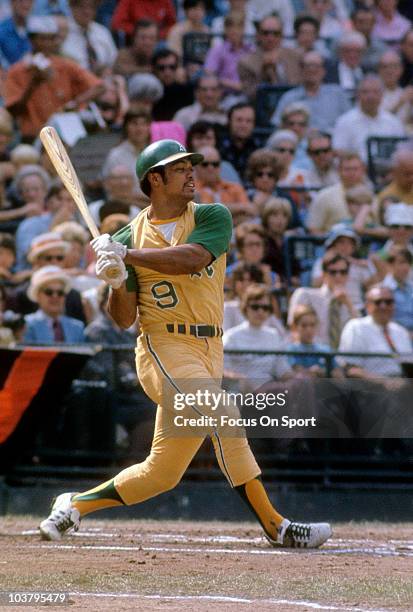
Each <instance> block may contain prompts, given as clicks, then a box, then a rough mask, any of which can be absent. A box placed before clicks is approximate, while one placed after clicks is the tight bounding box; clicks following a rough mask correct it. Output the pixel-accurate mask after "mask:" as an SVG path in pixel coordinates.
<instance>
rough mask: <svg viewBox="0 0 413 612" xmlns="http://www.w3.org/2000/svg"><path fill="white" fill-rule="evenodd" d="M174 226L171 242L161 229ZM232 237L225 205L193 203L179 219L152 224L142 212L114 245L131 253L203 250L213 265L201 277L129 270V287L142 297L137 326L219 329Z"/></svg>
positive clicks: (117, 236)
mask: <svg viewBox="0 0 413 612" xmlns="http://www.w3.org/2000/svg"><path fill="white" fill-rule="evenodd" d="M173 222H176V225H175V229H174V231H173V235H172V237H171V240H170V242H168V240H167V239H166V238H165V236H164V234H163V233H162V230H161V229H160V228H161V227H162V224H170V223H173ZM231 233H232V217H231V213H230V212H229V210H228V209H227V208H226V207H225V206H223V205H221V204H195V203H194V202H189V203H188V205H187V208H186V210H185V212H184V213H183V214H182V215H181V216H180V217H178V218H176V219H167V220H165V221H162V222H161V223H160V222H156V221H155V222H154V221H150V220H149V219H148V208H146V209H144V210H142V211H141V212H140V213H139V214H138V215H137V217H135V219H134V220H133V221H132V222H131V223H130V224H129V225H127V226H126V227H124V228H122V229H121V230H119V231H118V232H117V233H116V234H115V235H114V236H113V239H114V240H116V241H118V242H121V243H122V244H125V245H126V246H127V247H128V248H130V249H142V248H150V249H162V248H165V247H170V246H177V245H179V244H189V243H191V244H193V243H196V244H201V245H202V246H203V247H204V248H206V249H207V250H208V251H209V252H210V253H211V264H210V265H208V266H206V267H205V268H204V269H203V270H202V271H201V272H195V273H192V274H179V275H167V274H163V273H161V272H156V271H154V270H150V269H148V268H142V267H140V266H130V265H128V266H127V268H128V279H127V281H126V286H127V289H128V290H129V291H137V292H138V307H139V321H140V324H141V327H142V330H143V331H147V330H149V329H150V326H153V325H154V324H159V323H165V324H167V323H193V324H194V323H196V324H206V325H221V324H222V316H223V300H224V294H223V286H224V277H225V268H226V251H227V250H228V248H229V243H230V239H231Z"/></svg>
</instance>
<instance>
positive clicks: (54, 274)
mask: <svg viewBox="0 0 413 612" xmlns="http://www.w3.org/2000/svg"><path fill="white" fill-rule="evenodd" d="M53 281H60V282H61V283H62V284H63V291H64V292H65V293H68V292H69V291H70V278H69V277H68V275H67V274H65V272H64V271H63V270H62V268H59V267H58V266H43V268H40V270H36V272H34V274H33V276H32V278H31V280H30V285H29V288H28V290H27V296H28V298H29V299H30V300H31V301H32V302H37V300H38V296H39V291H40V289H41V288H42V287H44V286H45V285H47V284H48V283H51V282H53Z"/></svg>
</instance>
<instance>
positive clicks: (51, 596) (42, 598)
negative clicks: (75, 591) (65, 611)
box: [0, 591, 69, 606]
mask: <svg viewBox="0 0 413 612" xmlns="http://www.w3.org/2000/svg"><path fill="white" fill-rule="evenodd" d="M33 604H37V605H50V604H54V605H64V604H69V595H68V594H67V593H50V592H39V591H36V592H28V591H8V592H2V593H0V606H2V605H8V606H13V605H14V606H24V605H28V606H29V605H33Z"/></svg>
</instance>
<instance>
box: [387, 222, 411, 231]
mask: <svg viewBox="0 0 413 612" xmlns="http://www.w3.org/2000/svg"><path fill="white" fill-rule="evenodd" d="M390 227H391V229H404V230H411V229H413V226H412V225H399V224H398V223H396V224H394V225H390Z"/></svg>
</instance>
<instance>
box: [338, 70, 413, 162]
mask: <svg viewBox="0 0 413 612" xmlns="http://www.w3.org/2000/svg"><path fill="white" fill-rule="evenodd" d="M383 92H384V88H383V83H382V81H381V80H380V79H379V78H378V77H377V76H375V75H368V76H366V77H365V78H364V79H363V80H362V81H361V82H360V84H359V86H358V89H357V102H358V104H357V105H356V106H355V107H354V108H352V109H351V110H350V111H348V112H347V113H345V114H344V115H342V116H341V117H340V118H339V119H338V121H337V123H336V126H335V128H334V132H333V146H334V149H336V150H338V151H357V153H358V154H359V155H360V157H361V158H362V159H363V160H365V161H366V160H367V139H368V138H369V137H370V136H404V135H405V129H404V126H403V124H402V123H401V121H400V119H398V118H397V117H395V116H394V115H392V114H391V113H389V112H387V111H383V110H380V104H381V101H382V97H383Z"/></svg>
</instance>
